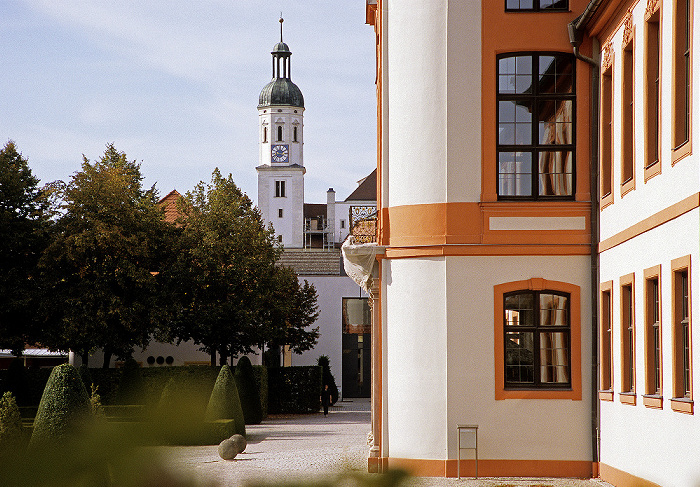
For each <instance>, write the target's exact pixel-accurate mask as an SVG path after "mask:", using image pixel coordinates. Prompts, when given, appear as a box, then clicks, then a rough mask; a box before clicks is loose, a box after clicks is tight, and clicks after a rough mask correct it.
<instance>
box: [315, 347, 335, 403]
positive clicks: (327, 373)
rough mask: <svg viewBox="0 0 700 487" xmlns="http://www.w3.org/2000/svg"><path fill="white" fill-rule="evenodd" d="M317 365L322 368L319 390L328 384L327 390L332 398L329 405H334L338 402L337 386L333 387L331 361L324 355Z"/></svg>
mask: <svg viewBox="0 0 700 487" xmlns="http://www.w3.org/2000/svg"><path fill="white" fill-rule="evenodd" d="M317 363H318V365H320V366H321V367H323V376H322V379H321V381H322V382H321V388H323V386H325V385H326V384H328V390H329V391H331V396H332V397H333V400H332V401H331V404H335V403H336V402H337V401H338V386H337V385H335V377H333V374H331V361H330V359H329V358H328V357H327V356H326V355H321V356H320V357H319V358H318V362H317Z"/></svg>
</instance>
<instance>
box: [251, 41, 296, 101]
mask: <svg viewBox="0 0 700 487" xmlns="http://www.w3.org/2000/svg"><path fill="white" fill-rule="evenodd" d="M278 45H279V44H278ZM276 105H284V106H292V107H301V108H304V95H302V94H301V90H300V89H299V87H298V86H297V85H295V84H294V83H292V81H291V80H290V79H289V78H275V79H273V80H272V81H270V82H269V83H268V84H266V85H265V87H264V88H263V89H262V91H261V92H260V98H259V99H258V108H261V107H269V106H276Z"/></svg>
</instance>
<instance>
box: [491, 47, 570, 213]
mask: <svg viewBox="0 0 700 487" xmlns="http://www.w3.org/2000/svg"><path fill="white" fill-rule="evenodd" d="M574 80H575V76H574V59H573V56H571V55H569V54H563V53H535V54H526V55H524V54H504V55H500V56H499V57H498V94H497V101H498V114H497V118H498V143H497V145H498V146H497V151H498V197H499V199H528V200H533V199H553V198H571V197H573V195H574V184H575V181H574V117H575V106H574V105H575V88H574V84H575V83H574Z"/></svg>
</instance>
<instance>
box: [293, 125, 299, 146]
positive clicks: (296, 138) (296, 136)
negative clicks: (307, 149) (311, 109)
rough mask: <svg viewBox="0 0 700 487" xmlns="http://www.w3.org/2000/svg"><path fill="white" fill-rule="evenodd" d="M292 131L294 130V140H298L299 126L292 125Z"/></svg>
mask: <svg viewBox="0 0 700 487" xmlns="http://www.w3.org/2000/svg"><path fill="white" fill-rule="evenodd" d="M293 132H294V142H299V139H298V134H299V128H298V127H294V130H293Z"/></svg>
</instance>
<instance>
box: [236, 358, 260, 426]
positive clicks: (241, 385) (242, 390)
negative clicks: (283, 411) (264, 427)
mask: <svg viewBox="0 0 700 487" xmlns="http://www.w3.org/2000/svg"><path fill="white" fill-rule="evenodd" d="M234 377H235V379H236V386H238V396H239V397H240V398H241V407H242V408H243V417H244V418H245V424H260V422H261V421H262V419H263V418H262V417H263V412H262V405H261V404H260V391H259V390H258V383H257V382H256V381H255V372H254V371H253V365H252V364H251V363H250V359H249V358H248V357H246V356H245V355H244V356H243V357H241V358H240V360H238V364H237V365H236V374H235V376H234Z"/></svg>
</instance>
